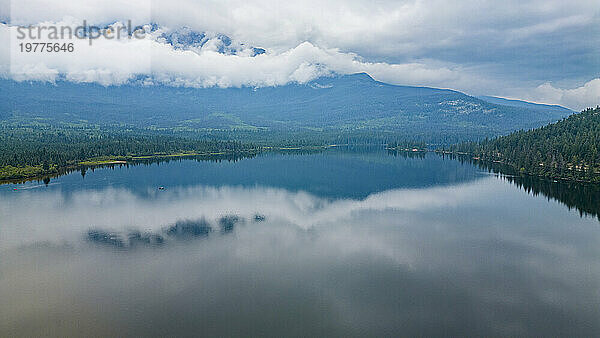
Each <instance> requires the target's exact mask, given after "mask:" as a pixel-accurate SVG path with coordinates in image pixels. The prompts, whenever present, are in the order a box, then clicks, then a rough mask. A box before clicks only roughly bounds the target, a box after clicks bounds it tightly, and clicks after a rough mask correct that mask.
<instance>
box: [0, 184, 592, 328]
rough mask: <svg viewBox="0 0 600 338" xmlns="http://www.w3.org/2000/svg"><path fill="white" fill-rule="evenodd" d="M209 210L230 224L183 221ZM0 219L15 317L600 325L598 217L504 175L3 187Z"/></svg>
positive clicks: (201, 323) (101, 322)
mask: <svg viewBox="0 0 600 338" xmlns="http://www.w3.org/2000/svg"><path fill="white" fill-rule="evenodd" d="M257 214H260V216H262V217H264V218H260V217H259V219H260V220H261V222H255V220H256V215H257ZM224 217H225V218H224ZM236 217H237V218H236ZM186 220H187V221H186ZM190 220H192V221H193V220H196V222H197V223H193V224H192V223H190V222H191V221H190ZM198 220H204V221H203V222H206V223H202V225H203V226H206V227H208V226H210V228H211V229H214V230H217V231H212V232H209V236H208V237H202V236H199V237H201V238H204V240H200V241H177V240H175V239H170V238H169V237H168V235H165V234H168V232H169V231H173V234H174V236H173V238H176V237H177V236H176V235H177V234H182V233H190V232H191V233H198V234H202V233H203V231H200V230H201V229H204V230H207V229H208V228H202V227H201V225H200V223H199V221H198ZM0 224H2V227H1V228H0V251H1V253H2V256H3V259H2V260H1V261H0V294H2V295H5V296H3V302H4V304H6V305H7V306H3V309H2V310H1V312H2V316H0V334H2V335H5V334H6V335H13V334H17V335H44V334H46V335H67V334H71V335H89V334H90V333H92V334H95V335H116V334H119V335H156V336H160V335H167V334H171V335H174V334H188V335H189V334H190V333H194V334H198V335H200V334H205V335H272V336H280V335H300V334H303V335H364V334H369V335H373V336H382V335H397V334H399V333H400V334H407V335H417V334H420V335H464V334H467V333H469V334H471V335H530V334H533V333H536V334H540V335H544V334H556V335H560V334H570V335H595V334H597V333H599V332H600V324H599V323H598V321H597V318H600V306H598V305H599V304H600V292H599V291H600V287H599V286H598V285H600V284H599V283H598V281H600V260H599V259H598V257H600V248H599V246H598V245H597V243H598V242H599V241H600V234H599V231H598V228H597V222H596V221H595V220H593V219H585V218H579V216H578V215H577V214H576V213H574V212H569V211H567V210H566V209H565V208H564V207H562V206H561V205H560V204H559V203H558V202H549V201H546V200H545V199H543V198H535V197H532V196H529V195H527V194H526V193H525V192H523V191H520V190H518V189H515V188H514V187H513V186H511V185H507V184H505V183H503V182H501V181H498V180H496V179H495V178H488V179H483V180H479V181H475V182H470V183H467V184H461V185H454V186H450V187H435V188H429V189H415V190H404V189H398V190H390V191H385V192H381V193H375V194H372V195H369V196H368V197H366V198H365V199H360V200H353V199H327V198H320V197H318V196H315V195H311V194H309V193H305V192H289V191H287V190H284V189H275V188H266V187H254V188H242V187H232V186H224V187H220V188H215V187H205V186H197V187H189V188H173V189H167V190H166V191H164V192H155V193H152V194H151V196H150V197H140V196H139V195H137V194H132V193H131V192H129V191H128V190H126V189H104V190H84V191H79V192H74V193H71V194H63V193H61V192H60V191H43V192H35V193H34V192H31V193H30V192H21V193H20V194H18V195H11V196H10V197H7V195H1V196H0ZM194 224H195V226H192V225H194ZM232 224H234V226H233V227H232V226H231V225H232ZM93 229H101V230H102V231H105V232H106V233H111V232H115V233H120V234H131V233H135V232H136V231H139V232H140V234H146V233H153V234H162V235H164V236H165V238H166V239H168V240H171V242H169V245H164V246H158V247H154V246H150V247H147V246H142V247H140V249H139V250H130V251H127V252H122V251H119V250H111V249H110V246H109V247H108V248H107V247H105V246H93V245H92V246H90V245H89V243H87V242H86V241H85V236H86V235H88V232H89V231H90V230H93ZM171 229H174V230H171ZM186 229H187V230H186ZM198 229H200V230H198ZM196 230H198V231H196Z"/></svg>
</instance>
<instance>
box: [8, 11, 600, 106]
mask: <svg viewBox="0 0 600 338" xmlns="http://www.w3.org/2000/svg"><path fill="white" fill-rule="evenodd" d="M84 20H85V22H86V23H87V24H88V25H98V26H101V27H103V28H106V27H112V28H111V29H112V30H113V31H116V29H117V28H118V26H119V25H121V24H125V25H126V24H127V23H128V22H129V21H130V20H131V22H132V24H133V25H134V26H137V25H145V27H144V30H145V32H146V33H145V35H144V38H143V39H127V38H122V39H105V38H100V39H97V40H94V41H93V42H92V44H91V45H90V43H89V41H85V40H78V39H75V40H73V39H71V40H60V41H59V42H61V43H62V42H68V43H71V42H72V43H74V52H72V53H70V52H69V53H67V52H62V53H25V52H22V51H21V47H20V43H27V42H47V41H50V40H39V39H38V40H36V41H33V40H31V39H25V40H22V39H19V38H18V34H17V28H18V27H19V26H28V25H37V26H44V27H49V26H55V27H65V26H69V27H73V28H74V27H77V26H78V25H81V24H82V22H83V21H84ZM0 21H2V24H0V43H1V44H2V45H4V46H8V48H6V47H4V48H1V51H0V76H2V77H5V78H12V79H16V80H41V81H56V80H58V79H64V80H68V81H74V82H97V83H100V84H103V85H121V84H125V83H131V82H136V81H137V82H140V83H143V84H158V83H160V84H167V85H184V86H195V87H207V86H221V87H230V86H255V87H260V86H276V85H284V84H286V83H290V82H299V83H304V82H307V81H310V80H312V79H315V78H317V77H320V76H328V75H332V74H350V73H357V72H367V73H368V74H369V75H371V76H372V77H373V78H375V79H376V80H379V81H383V82H386V83H392V84H399V85H416V86H431V87H440V88H452V89H456V90H460V91H463V92H465V93H467V94H471V95H495V96H501V97H507V98H515V99H524V100H530V101H534V102H540V103H551V104H560V105H563V106H566V107H569V108H572V109H576V110H580V109H583V108H585V107H588V106H596V105H597V104H600V2H599V1H597V0H589V1H577V0H572V1H564V0H545V1H538V0H532V1H512V0H507V1H476V0H464V1H452V2H449V1H440V0H431V1H425V0H408V1H403V0H400V1H388V0H379V1H377V0H375V1H373V0H371V1H359V0H347V1H339V0H331V1H313V0H308V1H295V2H291V1H286V2H284V1H272V0H262V1H251V0H246V1H238V0H231V1H207V0H200V1H197V0H196V1H193V0H169V1H162V0H130V1H127V2H122V1H117V0H105V1H101V2H93V3H91V2H87V1H71V0H63V1H60V2H56V1H48V0H18V1H17V0H13V1H9V0H0ZM51 42H53V43H54V42H56V41H51ZM253 48H260V50H261V51H262V50H264V53H260V54H257V53H256V51H257V50H258V49H253Z"/></svg>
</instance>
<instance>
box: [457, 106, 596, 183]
mask: <svg viewBox="0 0 600 338" xmlns="http://www.w3.org/2000/svg"><path fill="white" fill-rule="evenodd" d="M450 151H452V152H455V153H466V154H470V155H472V156H475V157H477V158H480V159H482V160H484V161H491V162H498V163H503V164H505V165H506V166H507V167H510V168H512V169H513V170H515V171H517V172H520V173H523V174H529V175H535V176H542V177H548V178H554V179H563V180H575V181H586V182H595V183H600V152H599V151H600V107H597V108H595V109H592V108H588V109H586V110H584V111H582V112H581V113H578V114H573V115H571V116H570V117H568V118H566V119H563V120H561V121H559V122H557V123H553V124H549V125H547V126H545V127H541V128H538V129H533V130H529V131H518V132H515V133H512V134H510V135H508V136H503V137H498V138H495V139H486V140H485V141H482V142H468V143H461V144H459V145H456V146H452V147H450Z"/></svg>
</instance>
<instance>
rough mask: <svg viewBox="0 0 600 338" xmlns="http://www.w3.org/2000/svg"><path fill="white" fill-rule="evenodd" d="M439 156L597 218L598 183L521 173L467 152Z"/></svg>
mask: <svg viewBox="0 0 600 338" xmlns="http://www.w3.org/2000/svg"><path fill="white" fill-rule="evenodd" d="M441 156H443V157H450V158H452V159H456V160H458V161H460V162H461V163H465V162H467V163H471V164H473V165H477V166H478V167H479V168H481V169H483V170H486V171H488V172H489V173H494V174H497V175H498V177H499V178H501V179H503V180H506V181H508V182H510V183H512V184H514V185H516V186H518V187H519V188H521V189H523V190H525V191H526V192H528V193H530V194H532V195H534V196H538V195H540V194H541V195H543V196H545V197H546V198H547V199H548V200H555V201H558V202H560V203H562V204H564V205H565V206H567V208H569V210H570V209H573V208H574V209H575V210H577V211H578V212H579V214H580V216H582V217H583V216H591V217H596V218H598V220H599V221H600V185H598V184H593V183H586V182H575V181H557V180H553V179H549V178H544V177H538V176H531V175H524V174H522V173H520V172H518V171H516V170H514V168H512V167H511V166H508V165H506V164H503V163H493V162H489V161H483V160H477V159H473V158H472V157H470V156H467V155H454V154H450V155H448V154H442V155H441Z"/></svg>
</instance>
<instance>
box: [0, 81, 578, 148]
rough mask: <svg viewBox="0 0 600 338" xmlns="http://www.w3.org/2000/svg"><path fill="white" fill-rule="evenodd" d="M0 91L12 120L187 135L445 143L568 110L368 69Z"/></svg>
mask: <svg viewBox="0 0 600 338" xmlns="http://www.w3.org/2000/svg"><path fill="white" fill-rule="evenodd" d="M0 95H1V96H2V100H0V120H4V121H12V122H15V121H19V120H21V119H29V120H32V119H35V120H36V121H37V122H38V123H62V124H67V125H70V124H73V123H76V124H82V123H87V124H99V125H119V126H132V127H136V128H146V129H151V130H158V131H168V132H170V133H172V132H175V133H187V135H189V134H194V133H206V132H214V131H219V132H223V131H225V132H236V133H240V135H241V134H243V133H246V134H248V133H254V134H264V133H279V134H284V135H292V136H291V137H297V136H296V135H298V134H299V133H306V134H307V135H308V137H310V135H316V136H322V135H336V134H338V133H344V134H348V135H352V133H362V134H363V135H364V134H369V135H373V136H377V135H386V136H394V135H401V136H403V137H404V138H417V139H418V140H419V141H426V142H428V143H445V144H449V143H453V142H457V141H461V140H462V141H464V140H473V139H481V138H484V137H486V136H497V135H503V134H507V133H509V132H511V131H515V130H519V129H523V128H534V127H539V126H542V125H545V124H547V123H550V122H554V121H558V120H560V119H561V118H563V117H565V116H568V115H569V114H570V113H571V112H570V111H568V110H555V109H546V108H545V107H538V106H537V105H532V106H531V107H528V106H524V107H513V106H509V105H499V104H494V103H489V102H486V101H483V100H480V99H478V98H475V97H472V96H469V95H465V94H463V93H460V92H457V91H453V90H446V89H435V88H425V87H408V86H396V85H390V84H385V83H382V82H378V81H375V80H373V79H372V78H371V77H369V76H368V75H367V74H354V75H346V76H333V77H324V78H319V79H317V80H314V81H311V82H309V83H306V84H288V85H285V86H278V87H264V88H249V87H242V88H181V87H167V86H160V85H153V86H144V85H139V84H137V85H133V84H132V85H123V86H109V87H103V86H100V85H95V84H77V83H69V82H58V83H56V84H49V83H39V82H34V83H27V82H14V81H8V80H0ZM532 107H533V108H532ZM0 122H2V121H0ZM5 123H6V122H5Z"/></svg>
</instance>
